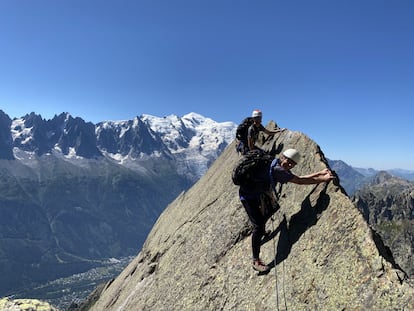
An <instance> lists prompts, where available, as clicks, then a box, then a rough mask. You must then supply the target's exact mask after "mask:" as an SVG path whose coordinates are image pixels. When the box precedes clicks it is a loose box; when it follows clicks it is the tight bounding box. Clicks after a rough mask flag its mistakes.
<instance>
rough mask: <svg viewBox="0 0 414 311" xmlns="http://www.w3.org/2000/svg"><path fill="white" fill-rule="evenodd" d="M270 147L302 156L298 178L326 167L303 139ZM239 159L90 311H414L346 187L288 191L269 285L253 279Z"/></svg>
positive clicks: (266, 252)
mask: <svg viewBox="0 0 414 311" xmlns="http://www.w3.org/2000/svg"><path fill="white" fill-rule="evenodd" d="M273 126H274V125H273ZM262 142H263V143H264V148H266V149H267V150H272V151H273V152H274V153H279V152H280V151H281V150H282V149H286V148H292V147H293V148H296V149H298V150H299V151H300V152H301V153H302V155H304V157H303V160H302V161H301V163H300V164H299V165H297V166H296V167H295V168H294V170H293V171H294V173H296V174H298V175H303V174H307V173H311V172H314V171H317V170H321V169H323V168H324V167H326V166H327V161H326V159H325V157H324V155H323V153H322V151H321V150H320V148H319V146H318V145H317V144H316V143H315V142H313V141H312V140H311V139H309V138H308V137H307V136H305V135H303V134H302V133H299V132H292V131H285V132H283V133H281V134H279V135H275V136H274V137H273V138H267V137H265V136H263V137H262ZM237 159H238V155H237V153H236V151H235V146H234V144H232V145H230V146H229V147H228V148H227V149H226V150H225V151H224V152H223V153H222V155H221V156H220V157H219V158H218V159H217V160H216V161H215V163H214V164H213V165H212V166H211V167H210V169H209V170H208V172H207V173H206V174H205V175H204V176H203V177H202V178H201V179H200V180H199V182H197V183H196V184H195V185H194V186H193V187H192V188H191V189H190V190H188V191H187V192H184V193H182V194H181V195H180V196H179V197H177V199H176V200H175V201H174V202H172V203H171V204H170V205H169V206H168V207H167V209H166V210H165V211H164V212H163V214H162V215H161V216H160V217H159V219H158V221H157V223H156V224H155V225H154V227H153V229H152V231H151V233H150V234H149V236H148V238H147V240H146V242H145V244H144V246H143V248H142V250H141V252H140V253H139V254H138V256H137V257H136V258H135V259H134V260H133V261H132V262H131V263H130V264H129V266H128V267H127V268H126V269H125V270H124V271H123V272H122V273H121V274H120V275H119V276H118V277H117V278H116V279H115V280H112V281H111V282H108V283H107V284H106V285H105V286H104V288H103V289H102V290H101V291H100V297H99V298H98V299H97V300H96V301H93V303H91V305H90V306H88V307H87V308H86V309H90V310H94V311H103V310H123V311H137V310H413V309H414V288H413V285H412V281H411V280H410V279H406V278H405V274H404V273H403V272H402V271H401V270H399V269H398V268H397V265H396V264H395V263H394V262H393V260H392V258H391V257H390V254H389V253H388V252H387V250H386V248H385V247H384V244H383V243H382V240H381V238H380V237H379V236H378V235H376V234H374V233H373V231H372V230H371V228H370V227H369V225H368V223H367V222H366V221H365V220H364V217H363V215H362V214H361V212H360V211H359V210H358V209H357V208H356V207H355V206H354V204H353V203H352V202H351V201H350V199H349V198H348V197H347V195H346V194H345V192H344V190H343V188H342V187H341V186H340V185H339V183H338V182H330V183H323V184H320V185H306V186H303V185H294V184H288V185H285V186H284V187H283V189H282V197H281V199H280V206H281V208H280V209H279V210H278V211H277V212H276V214H275V215H274V216H273V220H270V221H269V222H268V229H270V230H273V231H274V233H275V237H274V239H273V240H271V241H269V242H267V243H266V244H264V245H263V247H262V254H261V257H262V258H263V259H264V260H265V261H266V262H267V263H271V262H274V263H275V267H273V269H272V270H271V271H270V272H269V273H268V274H265V275H258V274H257V272H255V271H253V270H252V268H251V258H250V256H251V246H250V245H251V240H250V233H251V227H250V224H249V221H248V218H247V216H246V213H245V211H244V209H243V207H242V205H241V203H240V201H239V199H238V188H237V187H236V186H235V185H233V184H232V181H231V177H230V176H231V171H232V168H233V166H234V163H236V161H237ZM95 294H96V293H95ZM95 297H96V295H95Z"/></svg>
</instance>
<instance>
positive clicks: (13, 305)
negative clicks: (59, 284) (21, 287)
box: [0, 298, 58, 311]
mask: <svg viewBox="0 0 414 311" xmlns="http://www.w3.org/2000/svg"><path fill="white" fill-rule="evenodd" d="M0 310H1V311H58V309H56V308H55V307H54V306H51V305H50V304H49V303H47V302H44V301H39V300H37V299H9V298H2V299H0Z"/></svg>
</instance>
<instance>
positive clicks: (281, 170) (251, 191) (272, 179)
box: [239, 149, 335, 272]
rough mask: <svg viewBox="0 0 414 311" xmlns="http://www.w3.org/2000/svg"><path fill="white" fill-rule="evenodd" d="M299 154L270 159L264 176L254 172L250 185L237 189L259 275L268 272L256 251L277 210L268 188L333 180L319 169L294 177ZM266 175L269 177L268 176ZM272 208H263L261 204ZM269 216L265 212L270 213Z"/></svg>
mask: <svg viewBox="0 0 414 311" xmlns="http://www.w3.org/2000/svg"><path fill="white" fill-rule="evenodd" d="M300 158H301V156H300V154H299V152H298V151H297V150H295V149H287V150H285V151H284V152H282V154H281V156H280V157H279V158H278V159H274V160H273V162H272V164H271V165H270V168H269V170H267V172H266V173H264V172H258V174H259V175H261V176H258V177H257V179H256V180H261V181H260V182H255V184H254V185H252V184H250V185H241V186H240V189H239V196H240V200H241V202H242V204H243V206H244V209H245V210H246V213H247V215H248V217H249V219H250V222H251V223H252V225H253V231H252V253H253V264H252V266H253V269H254V270H256V271H259V272H266V271H268V270H269V269H270V268H269V266H268V265H266V264H265V263H264V262H263V261H262V260H261V259H260V256H259V255H260V247H261V244H262V242H263V240H262V239H263V238H266V236H267V235H270V233H266V231H265V228H266V222H267V220H268V219H269V218H270V217H271V215H272V213H274V212H275V210H274V207H275V206H277V202H276V201H275V196H274V192H275V191H274V189H272V187H273V186H272V185H276V184H277V183H278V182H279V183H281V184H284V183H287V182H291V183H295V184H301V185H308V184H319V183H323V182H328V181H330V180H332V179H334V178H335V177H334V175H333V173H332V172H331V171H330V170H329V169H323V170H321V171H319V172H315V173H312V174H309V175H304V176H297V175H295V174H294V173H292V172H291V169H292V168H293V167H294V166H295V165H296V164H298V163H299V161H300ZM269 171H270V173H269ZM269 197H271V198H272V199H270V200H269V199H268V200H267V202H268V203H267V204H269V205H273V206H263V205H264V204H265V203H263V202H264V198H269ZM272 209H273V211H271V212H269V210H272Z"/></svg>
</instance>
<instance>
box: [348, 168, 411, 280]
mask: <svg viewBox="0 0 414 311" xmlns="http://www.w3.org/2000/svg"><path fill="white" fill-rule="evenodd" d="M352 200H353V202H354V204H355V205H356V206H357V207H358V208H359V209H360V211H361V212H362V214H363V215H364V217H365V219H366V220H367V222H368V223H369V224H370V225H371V226H372V227H373V228H374V229H375V230H376V231H377V232H378V233H379V234H380V235H381V237H382V238H383V240H384V243H385V244H386V245H387V246H388V247H389V248H390V249H391V251H392V254H393V256H394V258H395V260H396V261H397V262H398V264H399V265H400V267H401V268H402V269H403V270H404V271H405V272H406V273H407V274H408V275H409V276H410V277H413V276H414V262H413V260H414V182H412V181H408V180H404V179H401V178H398V177H395V176H391V175H390V174H389V173H386V172H380V173H378V174H377V175H376V176H375V178H373V180H372V182H371V183H370V184H367V185H365V186H364V187H363V188H362V189H360V190H358V191H357V192H356V193H355V195H354V196H353V197H352Z"/></svg>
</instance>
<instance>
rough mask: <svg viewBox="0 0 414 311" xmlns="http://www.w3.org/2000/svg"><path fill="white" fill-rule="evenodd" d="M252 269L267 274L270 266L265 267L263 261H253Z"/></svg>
mask: <svg viewBox="0 0 414 311" xmlns="http://www.w3.org/2000/svg"><path fill="white" fill-rule="evenodd" d="M252 267H253V269H254V270H256V271H259V272H266V271H267V270H269V267H268V265H265V264H264V263H263V261H262V260H261V259H255V260H253V264H252Z"/></svg>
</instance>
